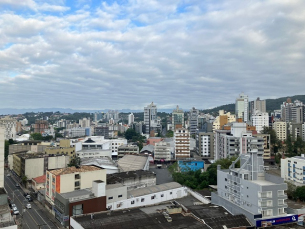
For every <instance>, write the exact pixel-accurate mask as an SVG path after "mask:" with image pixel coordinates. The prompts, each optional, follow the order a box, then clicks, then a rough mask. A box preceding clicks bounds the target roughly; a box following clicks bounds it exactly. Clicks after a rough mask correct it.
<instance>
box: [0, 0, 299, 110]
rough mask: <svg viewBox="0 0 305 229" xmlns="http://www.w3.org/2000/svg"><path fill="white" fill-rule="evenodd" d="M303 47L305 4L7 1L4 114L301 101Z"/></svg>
mask: <svg viewBox="0 0 305 229" xmlns="http://www.w3.org/2000/svg"><path fill="white" fill-rule="evenodd" d="M304 41H305V1H304V0H247V1H240V0H162V1H160V0H159V1H158V0H118V1H112V0H108V1H98V0H91V1H90V0H22V1H16V0H0V98H1V99H0V108H42V107H44V108H48V107H56V108H72V109H84V110H85V109H105V108H108V109H128V108H129V109H143V107H144V106H146V105H148V104H150V103H151V102H154V103H155V104H157V107H158V108H160V109H170V108H173V109H174V108H175V107H176V105H179V106H180V107H182V108H185V109H190V108H191V107H196V108H199V109H206V108H213V107H216V106H219V105H223V104H228V103H234V102H235V99H236V98H237V97H238V95H239V94H240V93H241V92H244V93H245V94H247V95H248V96H249V100H254V99H256V98H257V97H260V98H261V99H267V98H278V97H282V96H292V95H301V94H305V90H304V89H305V75H304V73H305V71H304V70H305V58H304V48H305V42H304ZM303 102H305V101H303Z"/></svg>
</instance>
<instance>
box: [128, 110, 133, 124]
mask: <svg viewBox="0 0 305 229" xmlns="http://www.w3.org/2000/svg"><path fill="white" fill-rule="evenodd" d="M133 123H134V114H133V113H131V114H129V115H128V126H131V125H132V124H133Z"/></svg>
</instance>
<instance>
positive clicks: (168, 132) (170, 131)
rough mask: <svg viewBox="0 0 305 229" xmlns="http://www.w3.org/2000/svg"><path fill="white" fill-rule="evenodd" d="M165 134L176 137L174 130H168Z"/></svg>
mask: <svg viewBox="0 0 305 229" xmlns="http://www.w3.org/2000/svg"><path fill="white" fill-rule="evenodd" d="M165 136H166V137H167V138H172V137H174V132H173V131H172V130H168V131H167V133H166V135H165Z"/></svg>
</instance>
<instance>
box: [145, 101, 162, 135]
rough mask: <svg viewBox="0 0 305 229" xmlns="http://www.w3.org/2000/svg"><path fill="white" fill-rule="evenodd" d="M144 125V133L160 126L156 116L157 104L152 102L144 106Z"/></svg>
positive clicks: (148, 132)
mask: <svg viewBox="0 0 305 229" xmlns="http://www.w3.org/2000/svg"><path fill="white" fill-rule="evenodd" d="M144 126H145V134H150V131H152V130H154V131H155V130H157V129H158V128H160V127H161V125H160V120H158V117H157V106H156V105H155V104H154V103H153V102H152V103H151V104H149V105H148V106H147V107H144Z"/></svg>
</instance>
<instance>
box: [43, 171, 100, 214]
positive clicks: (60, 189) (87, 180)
mask: <svg viewBox="0 0 305 229" xmlns="http://www.w3.org/2000/svg"><path fill="white" fill-rule="evenodd" d="M96 179H99V180H102V181H106V169H101V168H98V167H96V166H89V165H83V166H80V167H74V166H72V167H67V168H63V169H54V170H47V171H46V193H45V195H46V201H47V202H48V203H47V204H46V206H47V207H48V208H49V209H50V210H51V209H52V206H53V205H54V199H55V193H59V194H60V193H66V192H72V191H74V190H79V189H86V188H92V182H93V181H94V180H96Z"/></svg>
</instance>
